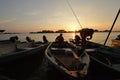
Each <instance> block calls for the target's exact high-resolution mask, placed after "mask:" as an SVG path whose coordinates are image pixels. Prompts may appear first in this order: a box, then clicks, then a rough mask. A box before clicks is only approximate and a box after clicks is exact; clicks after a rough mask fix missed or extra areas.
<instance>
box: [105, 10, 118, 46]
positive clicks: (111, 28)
mask: <svg viewBox="0 0 120 80" xmlns="http://www.w3.org/2000/svg"><path fill="white" fill-rule="evenodd" d="M119 13H120V8H119V10H118V13H117V15H116V17H115V20H114V22H113V24H112V27H111V29H110V31H109V33H108V36H107V38H106V40H105V42H104V45H106V42H107V40H108V38H109V36H110V33H111V31H112V29H113V27H114V25H115V22H116V20H117V18H118V16H119Z"/></svg>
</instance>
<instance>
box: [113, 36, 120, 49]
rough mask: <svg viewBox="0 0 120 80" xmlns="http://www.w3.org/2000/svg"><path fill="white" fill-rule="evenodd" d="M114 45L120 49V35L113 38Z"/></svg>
mask: <svg viewBox="0 0 120 80" xmlns="http://www.w3.org/2000/svg"><path fill="white" fill-rule="evenodd" d="M112 47H113V48H118V49H120V35H118V36H117V37H116V39H113V40H112Z"/></svg>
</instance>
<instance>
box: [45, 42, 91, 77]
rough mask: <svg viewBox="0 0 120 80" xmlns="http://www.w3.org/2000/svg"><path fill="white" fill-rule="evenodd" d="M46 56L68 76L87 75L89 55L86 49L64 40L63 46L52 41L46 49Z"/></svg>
mask: <svg viewBox="0 0 120 80" xmlns="http://www.w3.org/2000/svg"><path fill="white" fill-rule="evenodd" d="M78 55H79V56H78ZM45 58H46V59H47V61H48V63H49V64H50V65H51V66H52V67H54V68H55V69H56V70H58V71H59V72H61V73H62V74H63V75H64V76H66V77H67V78H72V79H79V78H83V77H86V76H87V73H88V68H89V62H90V59H89V56H88V55H87V53H86V52H85V51H84V50H81V49H79V48H76V47H75V46H73V45H70V44H69V43H68V42H63V44H62V46H61V45H59V44H58V43H57V42H52V43H51V44H50V45H49V46H48V47H47V49H46V51H45Z"/></svg>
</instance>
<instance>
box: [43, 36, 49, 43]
mask: <svg viewBox="0 0 120 80" xmlns="http://www.w3.org/2000/svg"><path fill="white" fill-rule="evenodd" d="M43 43H48V40H47V38H46V36H45V35H43Z"/></svg>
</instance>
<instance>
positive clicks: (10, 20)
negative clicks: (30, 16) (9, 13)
mask: <svg viewBox="0 0 120 80" xmlns="http://www.w3.org/2000/svg"><path fill="white" fill-rule="evenodd" d="M15 20H16V19H15V18H12V19H4V20H0V24H4V23H9V22H13V21H15Z"/></svg>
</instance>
